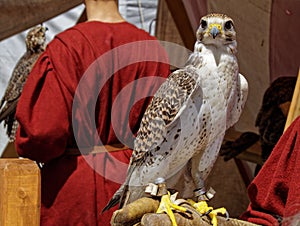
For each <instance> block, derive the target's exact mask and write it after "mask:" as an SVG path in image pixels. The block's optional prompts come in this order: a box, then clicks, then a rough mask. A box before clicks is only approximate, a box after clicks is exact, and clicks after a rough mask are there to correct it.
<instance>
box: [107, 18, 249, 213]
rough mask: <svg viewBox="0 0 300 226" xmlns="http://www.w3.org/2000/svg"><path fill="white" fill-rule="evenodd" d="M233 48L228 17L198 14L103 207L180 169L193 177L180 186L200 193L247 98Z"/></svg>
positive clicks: (172, 177)
mask: <svg viewBox="0 0 300 226" xmlns="http://www.w3.org/2000/svg"><path fill="white" fill-rule="evenodd" d="M236 47H237V43H236V32H235V29H234V26H233V21H232V19H231V18H229V17H228V16H226V15H223V14H209V15H207V16H205V17H203V18H202V19H201V21H200V26H199V28H198V30H197V41H196V43H195V47H194V52H193V53H192V54H191V56H190V58H189V59H188V61H187V63H186V66H185V67H184V68H182V69H179V70H177V71H175V72H173V73H172V74H170V76H169V78H168V79H167V80H166V81H165V82H164V83H163V84H162V85H161V87H160V88H159V89H158V91H157V92H156V94H155V95H154V97H153V99H152V102H151V103H150V105H149V106H148V108H147V110H146V112H145V114H144V116H143V119H142V122H141V125H140V129H139V131H138V134H137V137H136V140H135V143H134V150H133V154H132V157H131V162H130V166H129V169H128V173H127V178H126V181H125V183H124V184H123V185H122V186H121V188H120V189H119V190H118V191H117V192H116V193H115V195H114V197H113V199H112V200H111V202H110V203H109V204H108V205H107V207H106V208H105V209H107V208H110V207H111V206H113V205H115V204H116V203H117V202H118V201H119V200H120V197H122V196H123V198H122V200H121V206H122V204H123V203H122V202H123V201H124V196H127V197H126V200H127V201H128V203H130V202H132V201H134V200H136V199H138V198H140V197H142V196H143V195H144V189H145V186H146V185H147V184H148V183H153V182H154V181H155V180H156V179H157V178H159V177H162V178H165V179H166V181H167V185H168V187H171V188H174V187H175V186H176V184H177V183H178V182H182V181H179V180H178V175H180V174H181V172H187V173H188V175H187V176H190V177H191V178H192V181H193V185H191V184H189V185H188V186H189V188H185V187H181V190H182V191H184V190H185V189H191V187H193V188H197V189H198V194H202V195H203V194H205V184H204V182H205V179H206V178H207V176H208V174H209V172H210V171H211V169H212V168H213V165H214V163H215V161H216V159H217V156H218V153H219V149H220V146H221V143H222V140H223V137H224V134H225V131H226V129H227V128H229V127H231V126H232V125H233V124H235V123H236V122H237V120H238V119H239V117H240V114H241V111H242V108H243V106H244V104H245V101H246V98H247V93H248V83H247V81H246V80H245V78H244V77H243V76H242V75H240V74H239V73H238V63H237V59H236V56H235V54H236V52H237V50H236ZM189 179H190V178H189ZM186 181H189V180H186ZM193 188H192V189H193ZM199 191H200V193H199Z"/></svg>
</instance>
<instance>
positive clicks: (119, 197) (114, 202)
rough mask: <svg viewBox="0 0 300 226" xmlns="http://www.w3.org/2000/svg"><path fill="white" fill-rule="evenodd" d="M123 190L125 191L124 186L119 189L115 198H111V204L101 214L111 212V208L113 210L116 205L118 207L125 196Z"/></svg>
mask: <svg viewBox="0 0 300 226" xmlns="http://www.w3.org/2000/svg"><path fill="white" fill-rule="evenodd" d="M123 190H124V184H123V185H122V186H121V187H120V188H119V190H118V191H116V193H115V194H114V196H113V197H112V198H111V200H109V202H108V203H107V204H106V206H105V207H104V208H103V210H102V211H101V213H104V212H105V211H107V210H109V209H110V208H112V207H114V206H115V205H117V204H118V203H120V200H121V197H122V194H123Z"/></svg>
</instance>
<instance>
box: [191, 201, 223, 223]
mask: <svg viewBox="0 0 300 226" xmlns="http://www.w3.org/2000/svg"><path fill="white" fill-rule="evenodd" d="M188 202H189V203H190V204H191V205H192V206H193V207H194V208H195V209H196V210H197V212H198V213H200V214H201V215H208V216H209V217H210V219H211V223H212V225H213V226H217V225H218V220H217V215H218V214H219V213H220V214H223V215H224V214H226V217H227V218H228V213H227V211H226V209H225V208H224V207H221V208H218V209H215V210H214V209H213V208H212V207H211V206H208V205H207V202H206V201H200V202H197V203H196V202H195V201H193V200H191V199H189V200H188Z"/></svg>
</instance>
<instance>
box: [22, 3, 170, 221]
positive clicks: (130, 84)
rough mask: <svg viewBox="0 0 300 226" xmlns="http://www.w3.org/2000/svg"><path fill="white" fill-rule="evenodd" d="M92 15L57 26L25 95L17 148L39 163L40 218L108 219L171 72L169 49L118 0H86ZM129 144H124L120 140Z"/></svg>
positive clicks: (50, 219) (67, 219)
mask: <svg viewBox="0 0 300 226" xmlns="http://www.w3.org/2000/svg"><path fill="white" fill-rule="evenodd" d="M85 4H86V11H87V18H88V20H87V21H86V22H84V23H80V24H77V25H75V26H74V27H72V28H70V29H68V30H66V31H64V32H62V33H60V34H58V35H57V36H56V37H55V38H54V39H53V40H52V41H51V42H50V43H49V44H48V46H47V49H46V50H45V52H44V53H43V54H42V55H41V56H40V58H39V59H38V61H37V63H36V64H35V66H34V68H33V69H32V71H31V73H30V75H29V77H28V80H27V82H26V84H25V86H24V89H23V92H22V95H21V97H20V100H19V103H18V106H17V112H16V118H17V120H18V122H19V128H18V132H17V137H16V149H17V152H18V154H19V155H20V156H22V157H26V158H30V159H32V160H34V161H36V162H38V163H42V167H41V225H51V226H53V225H93V226H94V225H109V222H110V219H111V215H112V213H113V211H114V210H116V208H117V207H116V208H113V209H111V210H109V211H107V212H105V213H103V214H101V210H102V209H103V207H104V206H105V205H106V204H107V203H108V201H109V200H110V199H111V197H112V196H113V194H114V193H115V191H116V190H117V189H118V188H119V187H120V185H121V184H122V183H123V182H124V180H125V176H126V171H127V164H128V162H129V159H130V156H131V149H129V148H127V146H128V147H132V143H133V140H134V134H135V133H136V132H137V130H138V128H139V123H140V121H141V118H142V115H143V112H144V111H145V110H146V107H147V104H148V103H149V100H150V99H151V98H150V96H153V94H154V92H155V91H156V90H157V89H158V87H159V85H160V84H161V83H162V82H163V80H165V78H166V77H167V76H168V75H169V64H168V59H167V55H166V52H165V51H164V49H163V48H162V47H161V46H160V45H159V43H158V41H157V40H156V39H155V38H154V37H152V36H150V35H149V34H148V33H147V32H145V31H143V30H140V29H138V28H136V27H135V26H134V25H132V24H129V23H128V22H126V21H125V20H124V19H123V18H122V17H121V15H120V14H119V12H118V3H117V1H116V0H115V1H112V0H110V1H107V0H86V1H85ZM121 143H122V144H125V145H126V146H125V147H124V146H122V145H120V144H121Z"/></svg>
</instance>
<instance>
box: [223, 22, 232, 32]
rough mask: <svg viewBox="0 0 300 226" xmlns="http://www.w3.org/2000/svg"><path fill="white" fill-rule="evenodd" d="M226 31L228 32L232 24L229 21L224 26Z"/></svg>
mask: <svg viewBox="0 0 300 226" xmlns="http://www.w3.org/2000/svg"><path fill="white" fill-rule="evenodd" d="M224 27H225V29H226V30H230V29H231V28H232V27H233V23H232V21H231V20H228V21H227V22H226V23H225V25H224Z"/></svg>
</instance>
